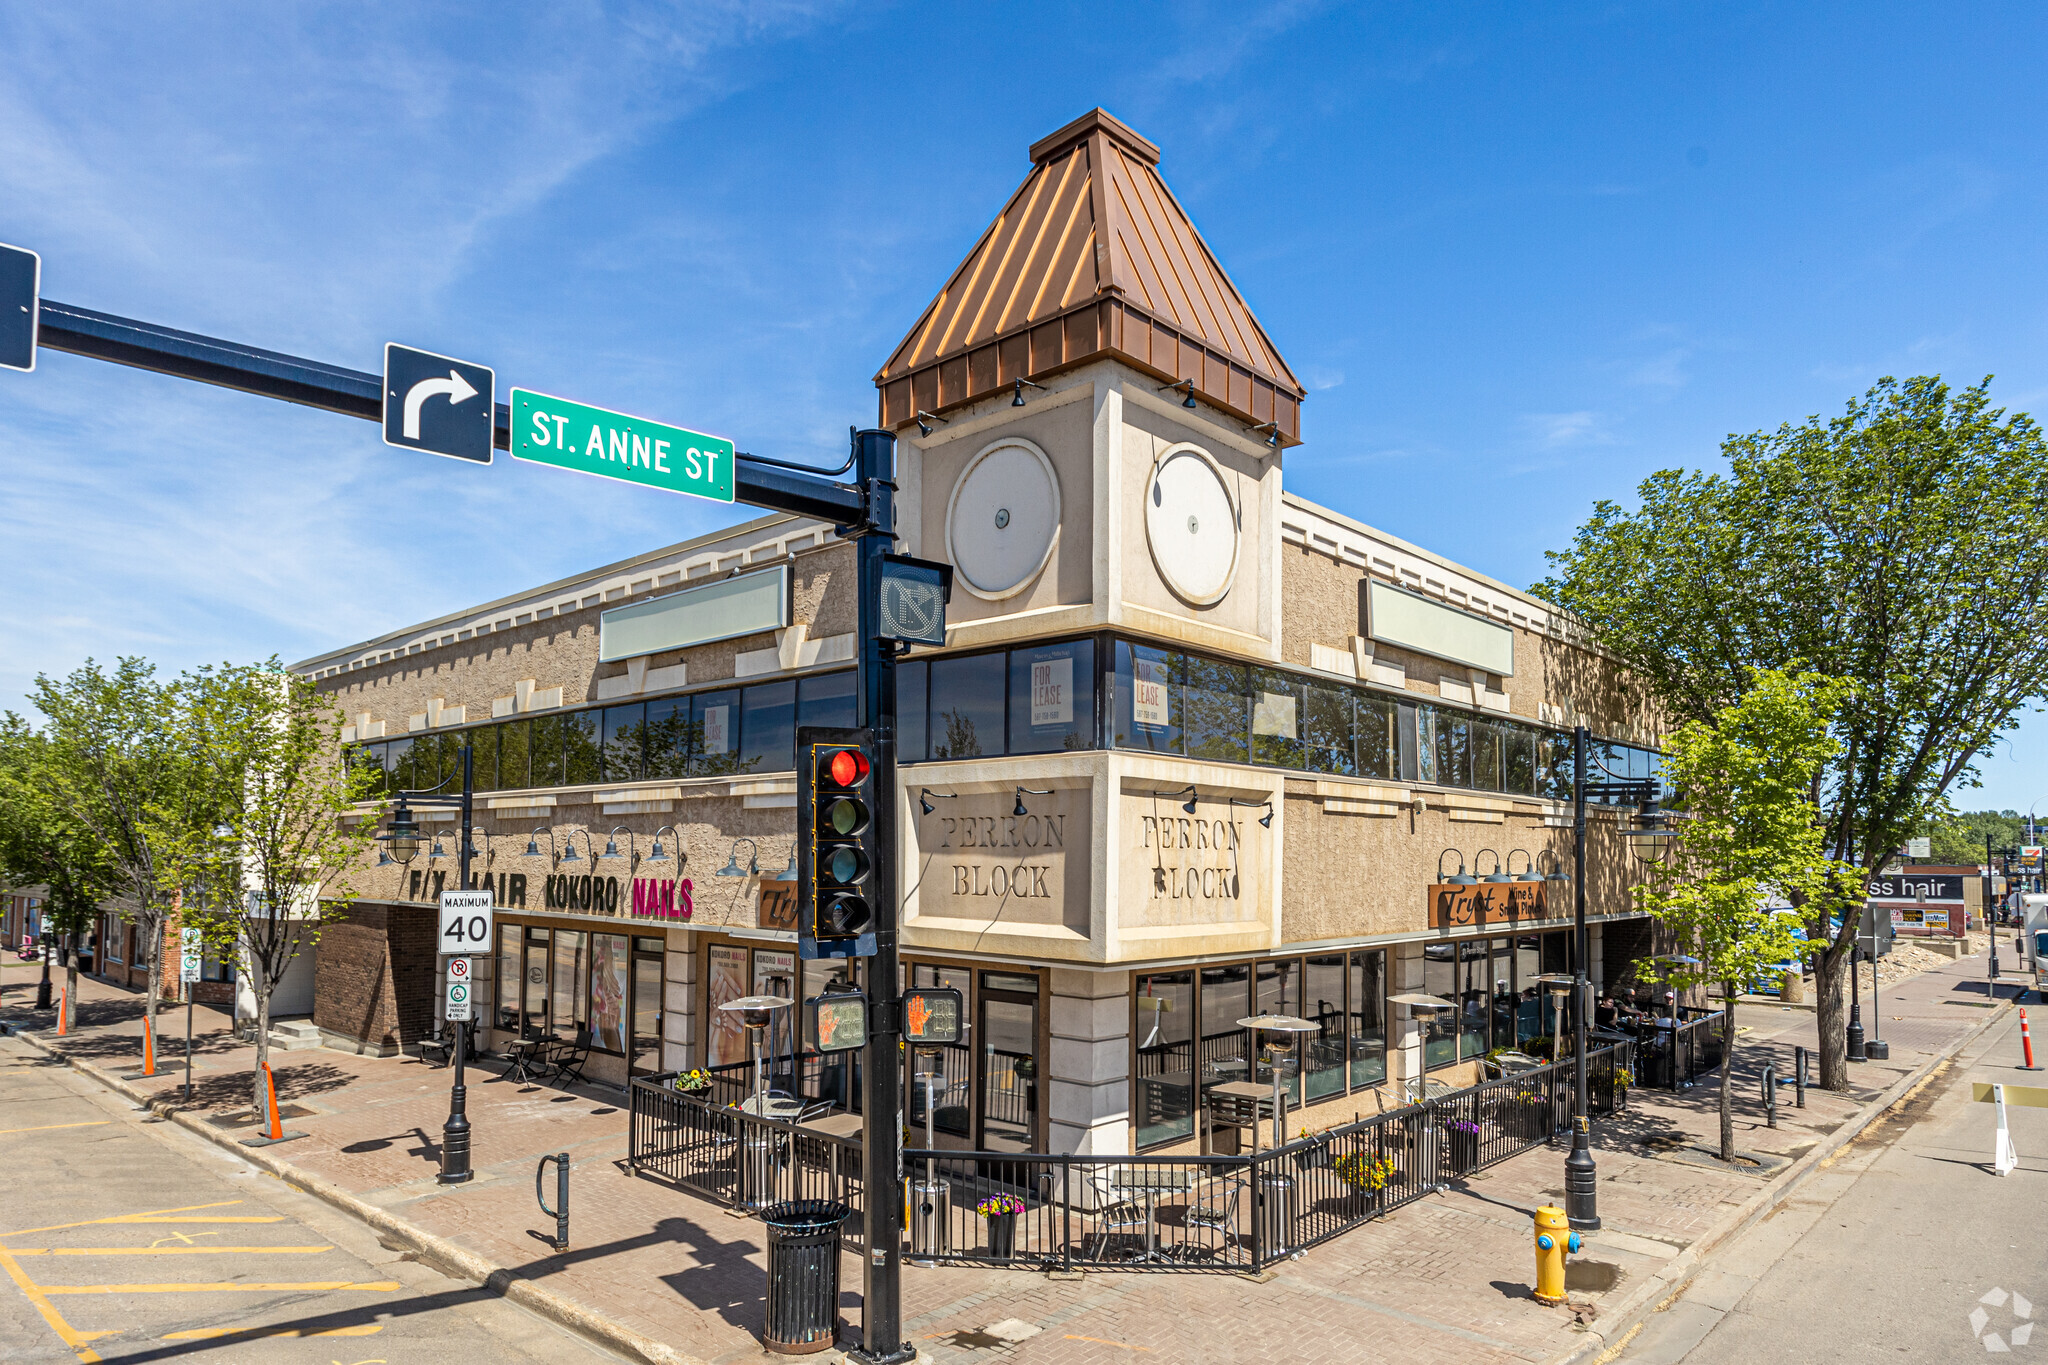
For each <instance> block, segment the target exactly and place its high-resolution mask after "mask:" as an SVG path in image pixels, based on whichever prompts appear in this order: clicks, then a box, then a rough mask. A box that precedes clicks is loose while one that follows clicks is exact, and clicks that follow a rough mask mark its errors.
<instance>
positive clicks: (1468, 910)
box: [1429, 882, 1563, 929]
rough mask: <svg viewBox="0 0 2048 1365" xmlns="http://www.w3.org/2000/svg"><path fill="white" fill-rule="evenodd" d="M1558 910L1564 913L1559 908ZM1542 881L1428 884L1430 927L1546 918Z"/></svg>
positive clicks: (1471, 926)
mask: <svg viewBox="0 0 2048 1365" xmlns="http://www.w3.org/2000/svg"><path fill="white" fill-rule="evenodd" d="M1559 913H1560V914H1561V913H1563V912H1562V911H1561V910H1560V911H1559ZM1550 914H1551V911H1550V907H1549V906H1548V904H1547V903H1546V902H1545V901H1544V898H1543V883H1542V882H1480V883H1479V884H1478V885H1476V886H1454V885H1452V884H1450V883H1448V882H1446V883H1442V884H1440V885H1437V886H1432V887H1430V888H1429V927H1430V928H1432V929H1470V928H1475V927H1477V926H1479V925H1482V924H1516V923H1519V922H1521V921H1524V920H1540V919H1548V918H1549V917H1550Z"/></svg>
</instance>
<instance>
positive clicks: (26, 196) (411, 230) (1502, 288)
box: [0, 0, 2048, 809]
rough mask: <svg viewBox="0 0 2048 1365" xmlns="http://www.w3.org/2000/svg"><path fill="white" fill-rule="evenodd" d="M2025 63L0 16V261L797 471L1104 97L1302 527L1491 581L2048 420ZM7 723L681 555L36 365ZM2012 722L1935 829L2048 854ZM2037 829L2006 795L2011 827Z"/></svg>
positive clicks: (887, 13) (594, 504)
mask: <svg viewBox="0 0 2048 1365" xmlns="http://www.w3.org/2000/svg"><path fill="white" fill-rule="evenodd" d="M2044 30H2048V18H2044V16H2043V14H2042V12H2040V11H2039V10H2037V9H2033V8H2030V7H2025V6H2019V5H1980V6H1968V7H1951V8H1949V9H1947V10H1943V11H1939V12H1937V11H1934V10H1930V9H1928V8H1927V7H1908V6H1887V5H1878V4H1861V5H1854V6H1851V5H1837V6H1830V5H1821V4H1807V5H1798V6H1793V5H1750V6H1736V5H1722V6H1702V5H1679V4H1607V5H1582V6H1572V5H1551V6H1528V5H1524V6H1505V5H1485V4H1464V5H1457V6H1424V5H1401V6H1395V5H1356V6H1344V5H1318V4H1292V5H1279V6H1272V7H1258V6H1252V5H1245V4H1231V5H1224V4H1199V3H1197V4H1188V3H1176V4H1143V5H1138V4H1103V3H1100V2H1099V0H1098V2H1097V3H1091V4H1052V3H1039V4H1032V5H1004V4H986V5H974V6H967V5H960V6H946V5H929V6H916V5H906V4H894V5H892V4H877V3H867V4H860V5H851V4H849V5H834V4H826V3H819V4H802V3H780V4H778V3H761V4H752V5H718V4H707V3H697V4H675V5H666V4H655V3H612V4H602V5H596V4H590V5H576V4H568V3H558V4H550V5H546V6H540V5H531V6H508V5H484V4H476V5H452V4H451V5H433V6H426V5H403V6H402V5H395V4H387V5H375V6H365V5H357V4H349V5H341V4H334V5H324V6H323V5H315V4H300V5H290V6H278V5H265V4H233V3H219V4H211V5H206V6H196V7H187V6H175V7H174V6H136V5H128V4H120V5H116V4H94V3H87V2H86V0H73V2H72V3H67V4H63V5H52V4H46V5H15V6H7V7H5V8H4V9H0V51H4V52H6V53H8V54H9V59H8V60H7V61H6V62H4V63H0V148H4V155H0V240H4V241H8V242H12V243H16V244H20V245H25V246H30V247H33V248H35V249H37V250H39V251H41V252H42V253H43V257H44V274H43V278H44V286H43V287H44V292H45V294H46V295H47V296H48V297H51V298H55V299H60V300H62V301H64V302H68V303H77V304H83V305H86V306H89V307H95V308H101V309H105V310H107V311H111V312H116V313H123V314H127V315H129V316H135V317H141V318H147V319H150V320H153V321H158V322H163V323H166V324H169V325H172V326H177V327H183V328H187V329H190V330H194V331H200V332H207V333H212V334H215V335H221V336H227V337H232V338H236V339H239V340H243V341H247V342H250V343H253V344H256V345H260V346H266V347H271V348H274V349H278V350H285V351H290V352H294V353H298V354H303V355H308V356H313V357H316V358H319V359H323V360H327V361H331V362H335V363H339V364H346V365H353V366H355V367H357V368H361V369H375V368H376V367H377V365H378V363H379V355H380V348H381V345H382V343H383V342H384V341H386V340H387V339H390V340H402V341H405V342H408V343H411V344H414V345H419V346H423V347H427V348H430V349H434V350H439V351H443V352H446V353H449V354H454V355H459V356H463V357H466V358H471V359H475V360H478V361H482V362H486V363H490V364H493V365H495V366H496V367H497V370H498V375H499V384H500V395H499V396H500V397H501V398H502V397H503V390H504V387H505V386H506V385H507V384H508V383H511V382H517V383H522V384H530V385H532V386H534V387H537V388H541V389H544V390H548V391H552V392H556V393H563V394H568V395H573V396H577V397H581V398H584V399H587V400H589V401H592V402H596V403H601V404H604V405H606V406H611V407H617V408H622V409H625V410H628V411H635V412H643V413H646V414H648V415H650V416H657V417H661V418H664V419H666V420H669V421H673V422H676V423H678V424H681V425H687V426H693V427H696V428H699V429H702V430H709V431H715V432H720V433H723V434H728V435H731V436H733V437H734V438H736V439H737V440H738V441H739V443H740V445H741V446H742V448H745V449H751V450H754V451H758V452H761V453H764V454H767V453H775V454H780V455H784V456H791V457H797V458H826V457H835V458H836V455H837V452H838V451H839V450H840V449H841V448H842V443H843V441H844V433H845V430H846V427H847V425H848V423H862V424H865V423H867V422H869V421H872V420H873V414H874V406H875V404H874V390H873V386H872V383H871V382H870V381H871V376H872V375H873V372H874V370H875V369H876V368H877V367H878V366H879V364H880V363H881V362H882V360H883V359H884V358H886V356H887V354H888V352H889V351H890V349H891V348H892V347H893V345H894V343H895V342H896V340H897V339H898V338H899V337H900V336H901V334H902V333H903V331H904V330H905V329H906V328H907V327H908V326H909V324H910V323H911V321H912V320H913V319H914V318H915V316H916V313H917V311H918V309H919V308H920V307H922V305H923V304H924V303H925V302H926V301H927V300H928V299H929V298H930V296H931V295H932V294H933V293H934V292H935V291H936V289H937V288H938V286H939V284H940V283H941V282H942V281H943V280H944V277H945V275H946V273H947V272H948V271H949V270H950V269H951V268H952V266H953V265H954V264H955V263H956V262H957V261H958V259H959V258H960V256H961V255H962V254H963V253H964V252H965V251H966V250H967V248H968V247H969V246H970V245H971V243H972V242H973V239H974V237H975V236H976V234H977V233H979V231H980V230H981V228H982V227H983V226H984V225H985V224H986V223H987V221H988V220H989V218H990V217H991V216H993V214H994V213H995V211H996V210H997V208H999V207H1000V205H1001V203H1002V201H1003V199H1004V197H1005V196H1006V195H1007V194H1008V193H1009V191H1010V190H1011V189H1012V188H1013V187H1014V186H1015V184H1016V183H1017V182H1018V181H1019V180H1020V179H1021V178H1022V176H1023V175H1024V173H1025V171H1026V169H1027V164H1028V163H1027V158H1026V155H1025V148H1026V147H1027V146H1028V145H1029V144H1030V143H1031V142H1032V141H1033V140H1034V139H1036V138H1038V137H1040V136H1042V135H1044V134H1045V133H1047V132H1049V131H1051V130H1052V129H1053V128H1055V127H1057V126H1059V125H1060V124H1062V123H1065V122H1066V121H1067V120H1069V119H1071V118H1072V117H1074V116H1075V115H1077V114H1079V113H1081V112H1082V111H1083V110H1085V109H1087V108H1089V107H1090V106H1092V105H1096V104H1101V105H1103V106H1105V107H1107V108H1108V109H1110V110H1111V111H1112V112H1114V113H1116V114H1117V115H1119V116H1120V117H1122V118H1124V119H1125V120H1126V121H1128V122H1130V123H1131V124H1133V125H1134V126H1135V127H1137V128H1138V129H1139V130H1140V131H1141V132H1143V133H1144V134H1146V135H1147V136H1148V137H1150V138H1152V139H1153V140H1154V141H1155V142H1157V143H1159V144H1160V146H1161V147H1162V149H1163V157H1162V162H1161V169H1162V171H1163V172H1164V174H1165V175H1166V177H1167V180H1168V183H1170V184H1171V185H1172V186H1173V187H1174V189H1175V191H1176V192H1177V193H1178V194H1179V195H1180V197H1181V199H1182V202H1183V203H1185V204H1186V205H1187V207H1188V209H1189V211H1190V212H1191V213H1192V214H1193V216H1194V219H1195V221H1196V223H1197V225H1198V226H1199V227H1200V228H1201V230H1202V231H1203V233H1204V235H1205V236H1206V237H1207V238H1208V240H1209V242H1210V244H1211V245H1212V247H1214V249H1215V250H1216V251H1217V253H1218V254H1219V256H1220V257H1221V258H1222V260H1223V262H1224V265H1225V267H1226V268H1227V269H1228V270H1229V271H1230V272H1231V273H1232V275H1233V277H1234V278H1235V279H1236V280H1237V282H1238V284H1239V286H1240V288H1242V289H1243V291H1244V292H1245V294H1246V295H1247V297H1248V298H1249V299H1250V301H1251V303H1252V306H1253V308H1254V309H1255V310H1256V311H1257V312H1258V314H1259V316H1260V318H1261V319H1262V321H1263V322H1264V323H1265V325H1266V327H1267V330H1268V331H1269V332H1270V333H1271V334H1272V336H1273V337H1274V339H1275V341H1276V343H1277V344H1278V345H1279V347H1280V348H1281V350H1282V352H1283V353H1284V354H1285V355H1286V357H1287V358H1288V360H1289V362H1290V363H1291V364H1292V365H1293V367H1294V368H1295V370H1296V371H1297V373H1298V374H1300V375H1301V376H1302V378H1303V380H1304V382H1306V383H1307V384H1309V385H1310V387H1311V389H1312V393H1311V396H1310V400H1309V403H1308V405H1307V408H1306V410H1305V415H1304V424H1303V425H1304V435H1305V436H1306V439H1307V444H1305V445H1304V446H1302V447H1301V448H1300V449H1298V450H1294V451H1291V452H1290V453H1289V455H1288V474H1287V478H1288V481H1289V483H1290V484H1291V485H1292V486H1294V487H1296V488H1298V489H1300V490H1301V491H1302V492H1304V493H1305V494H1307V495H1308V496H1310V497H1313V498H1317V499H1319V500H1322V501H1325V502H1328V503H1330V504H1332V505H1334V506H1336V507H1339V508H1341V509H1343V510H1345V511H1347V512H1350V513H1352V514H1354V515H1357V516H1359V517H1361V518H1362V519H1364V520H1366V521H1368V522H1371V523H1373V524H1376V525H1378V526H1381V527H1384V528H1385V529H1387V530H1389V531H1391V532H1394V533H1395V534H1397V535H1400V536H1403V537H1406V538H1408V539H1411V540H1414V541H1417V542H1419V543H1421V544H1424V545H1428V546H1430V547H1432V548H1434V549H1437V550H1439V551H1441V552H1443V553H1445V554H1448V555H1450V556H1451V557H1453V558H1456V559H1459V560H1461V561H1463V562H1465V563H1468V564H1470V565H1472V566H1474V567H1475V568H1478V569H1480V570H1482V571H1484V572H1486V573H1489V574H1491V575H1493V576H1495V577H1498V578H1501V579H1504V580H1506V581H1508V582H1511V583H1515V584H1527V583H1529V582H1532V581H1534V580H1535V579H1537V578H1540V577H1541V576H1542V575H1543V573H1544V571H1545V564H1544V560H1543V551H1544V550H1545V549H1548V548H1554V547H1556V546H1558V545H1560V544H1562V543H1564V542H1565V541H1566V540H1567V539H1568V538H1569V536H1570V534H1571V531H1572V529H1573V528H1574V527H1575V526H1576V525H1577V524H1578V523H1579V522H1580V521H1581V520H1582V519H1583V518H1584V516H1585V514H1586V512H1587V510H1588V507H1589V505H1590V503H1591V502H1592V500H1593V499H1595V498H1599V497H1616V498H1626V497H1627V496H1628V494H1629V492H1630V490H1631V489H1632V488H1633V487H1634V485H1635V484H1636V482H1637V481H1638V480H1639V479H1640V478H1641V477H1642V476H1643V475H1644V474H1646V473H1648V472H1649V471H1651V470H1653V469H1656V468H1660V467H1666V466H1672V465H1699V464H1702V463H1706V462H1709V461H1712V460H1713V459H1715V457H1716V452H1717V449H1718V446H1719V442H1720V440H1721V438H1722V437H1723V436H1724V435H1726V434H1727V433H1729V432H1733V431H1747V430H1752V429H1756V428H1759V427H1770V426H1775V425H1777V424H1778V423H1779V422H1781V421H1787V420H1794V421H1796V420H1798V419H1800V418H1803V417H1804V416H1806V415H1807V414H1809V413H1816V412H1818V413H1832V412H1834V411H1837V410H1839V408H1840V406H1841V404H1842V403H1843V402H1844V400H1846V399H1847V398H1848V397H1849V396H1850V395H1852V394H1855V393H1858V392H1860V391H1862V390H1863V389H1864V388H1865V387H1866V386H1867V385H1868V384H1869V383H1870V382H1871V381H1873V380H1874V379H1876V378H1877V377H1878V376H1880V375H1883V374H1895V375H1901V376H1904V375H1908V374H1917V373H1930V372H1938V373H1942V374H1945V375H1948V376H1950V377H1951V378H1952V379H1956V380H1959V381H1964V382H1967V381H1969V380H1973V379H1976V378H1978V377H1981V376H1982V375H1984V374H1987V373H1995V374H1996V375H1997V376H1998V379H1997V382H1996V384H1995V386H1994V389H1993V393H1994V396H1995V397H1996V398H1997V399H1998V400H1999V401H2000V402H2002V403H2004V404H2005V405H2007V406H2010V407H2013V408H2018V409H2025V410H2031V411H2036V412H2040V411H2041V410H2042V409H2043V408H2048V325H2044V324H2048V250H2044V247H2048V240H2044V238H2048V227H2044V224H2048V213H2044V212H2043V209H2044V204H2043V199H2044V188H2043V187H2044V186H2048V174H2044V172H2048V165H2044V161H2048V153H2044V140H2043V138H2042V137H2041V135H2040V130H2041V129H2042V128H2043V127H2044V126H2048V120H2044V117H2043V116H2044V112H2048V111H2044V108H2043V104H2044V96H2043V94H2042V93H2041V82H2040V81H2039V78H2038V77H2039V70H2038V63H2039V58H2040V56H2041V54H2042V52H2043V51H2044V45H2043V38H2044V36H2048V34H2044ZM0 476H4V480H5V485H4V486H5V487H6V489H7V494H6V496H5V497H4V498H0V574H4V579H5V582H6V583H7V584H8V587H9V590H8V591H7V592H6V594H5V595H4V599H0V641H4V643H5V648H4V650H0V705H15V704H18V701H17V699H18V698H19V696H20V694H21V692H22V690H23V689H24V688H25V687H26V686H27V684H28V681H29V680H30V679H31V678H32V677H33V676H34V674H35V673H36V672H38V671H63V670H66V669H68V668H70V667H72V666H73V665H74V664H75V663H76V662H77V661H78V660H79V659H81V658H83V657H84V656H86V655H88V654H91V655H96V656H98V657H101V658H110V657H112V656H113V655H116V654H119V653H126V652H137V653H144V654H147V655H149V656H150V657H152V658H155V659H157V660H160V661H161V662H162V663H163V664H165V665H166V666H168V667H170V668H173V669H175V668H179V667H184V666H187V665H190V664H193V663H197V662H201V661H204V660H218V659H222V658H237V659H242V658H252V657H261V656H264V655H267V654H270V653H272V652H276V653H278V654H281V655H283V656H284V657H286V658H287V659H292V658H298V657H303V656H305V655H307V654H311V653H313V652H315V651H317V650H320V649H324V648H327V647H329V646H333V645H338V644H343V643H347V642H349V641H352V640H355V639H359V638H362V637H364V636H367V635H370V634H373V633H376V632H378V631H381V630H383V629H387V628H390V627H392V626H395V625H398V624H401V623H404V622H407V621H412V620H417V619H420V618H423V617H427V616H430V615H434V614H437V613H439V612H442V611H447V610H453V609H456V608H458V607H461V606H464V605H467V604H469V603H472V602H476V601H481V600H485V599H488V598H490V597H494V596H497V595H499V594H501V593H504V592H507V591H511V590H514V589H516V588H519V587H523V586H525V585H528V584H531V583H536V582H541V581H545V580H547V579H549V578H553V577H556V576H559V575H563V574H567V573H572V572H575V571H576V570H579V569H582V568H586V567H589V566H591V565H593V564H596V563H600V562H604V561H606V560H610V559H613V558H618V557H622V556H625V555H629V554H632V553H636V552H638V551H641V550H645V549H648V548H652V547H654V546H657V545H661V544H666V543H669V542H671V541H674V540H679V539H682V538H684V537H686V536H689V535H693V534H696V533H698V532H700V531H704V530H708V529H710V528H712V527H713V526H715V525H717V524H719V523H720V521H721V519H722V517H721V513H720V511H719V509H717V508H715V507H713V506H710V505H708V504H701V503H695V502H690V501H687V500H683V499H678V498H669V497H663V496H660V495H655V494H650V493H647V492H644V491H640V490H635V489H632V488H629V487H626V486H623V485H621V486H616V487H614V486H611V485H607V484H603V483H600V482H598V481H594V480H588V479H575V478H569V477H567V476H564V475H562V474H560V473H556V472H553V471H549V470H546V469H543V468H535V467H520V466H514V465H512V464H511V462H510V461H507V460H505V459H503V458H501V459H500V460H499V462H498V463H497V464H496V465H494V466H492V467H491V468H489V469H477V468H470V467H465V466H461V465H458V464H455V463H454V462H451V461H445V460H438V459H433V458H431V457H424V456H418V455H408V454H406V453H404V452H401V451H397V450H393V449H390V448H388V447H385V446H383V445H382V444H381V443H380V442H379V440H378V437H377V432H376V430H375V428H374V427H372V426H371V425H370V424H368V423H362V422H354V421H349V420H347V419H343V418H338V417H332V416H327V415H323V414H319V413H313V412H308V411H305V410H301V409H296V408H291V407H288V406H285V405H282V404H277V403H271V402H266V401H262V400H258V399H253V398H247V397H243V396H240V395H236V394H230V393H226V392H224V391H219V390H210V389H206V388H204V387H201V386H197V385H192V384H185V383H180V382H176V381H172V380H168V379H162V378H158V377H154V376H147V375H142V374H139V373H136V372H132V371H127V370H122V369H118V368H116V367H112V366H108V365H104V364H99V363H95V362H88V361H82V360H77V359H74V358H72V357H68V356H64V355H58V354H51V353H45V355H44V357H43V360H42V363H41V366H40V368H39V369H38V371H37V372H36V373H35V374H33V375H15V374H4V373H0ZM2044 760H2048V724H2042V723H2037V724H2035V725H2034V726H2032V727H2030V728H2029V729H2028V730H2027V731H2026V732H2024V733H2023V734H2022V735H2021V736H2020V738H2019V739H2018V741H2017V742H2016V743H2015V744H2013V745H2011V746H2008V747H2006V748H2003V749H2001V751H2000V752H1999V753H1998V754H1996V755H1993V756H1991V757H1990V758H1989V759H1988V760H1987V761H1986V764H1985V777H1986V788H1985V790H1984V791H1983V792H1981V793H1964V794H1962V800H1963V801H1964V802H1965V803H1966V804H1971V805H1975V804H1979V803H1980V802H1983V801H1986V800H1988V801H1989V802H1992V803H1996V804H1998V805H2011V806H2016V807H2018V808H2020V809H2025V808H2027V807H2028V806H2029V805H2031V804H2034V803H2036V802H2037V801H2039V802H2041V804H2042V805H2043V807H2044V808H2048V774H2044ZM2036 783H2039V787H2038V789H2037V787H2036V785H2035V784H2036Z"/></svg>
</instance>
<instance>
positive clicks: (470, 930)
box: [439, 891, 491, 955]
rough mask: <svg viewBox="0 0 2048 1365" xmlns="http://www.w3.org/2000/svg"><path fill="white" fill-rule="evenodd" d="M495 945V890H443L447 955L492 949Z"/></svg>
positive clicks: (443, 937) (444, 950)
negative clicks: (492, 904) (493, 921)
mask: <svg viewBox="0 0 2048 1365" xmlns="http://www.w3.org/2000/svg"><path fill="white" fill-rule="evenodd" d="M490 946H491V893H490V892H488V891H443V892H442V893H441V943H440V948H439V951H440V952H441V953H443V954H450V953H453V954H458V955H461V954H469V953H482V952H488V951H489V950H490Z"/></svg>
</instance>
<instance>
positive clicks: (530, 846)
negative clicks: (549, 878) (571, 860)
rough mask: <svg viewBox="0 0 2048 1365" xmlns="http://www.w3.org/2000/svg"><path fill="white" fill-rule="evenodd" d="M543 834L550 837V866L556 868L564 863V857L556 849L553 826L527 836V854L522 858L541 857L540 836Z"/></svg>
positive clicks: (541, 828)
mask: <svg viewBox="0 0 2048 1365" xmlns="http://www.w3.org/2000/svg"><path fill="white" fill-rule="evenodd" d="M543 834H545V835H547V836H548V866H549V867H554V866H556V865H557V864H559V863H560V862H561V861H562V855H561V853H560V851H559V850H557V849H556V848H555V827H554V826H553V825H542V826H541V827H540V828H539V829H537V830H535V831H534V832H533V833H531V834H529V835H527V836H526V852H525V853H524V854H522V855H521V856H522V857H527V858H538V857H540V836H541V835H543Z"/></svg>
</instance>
